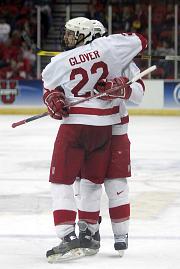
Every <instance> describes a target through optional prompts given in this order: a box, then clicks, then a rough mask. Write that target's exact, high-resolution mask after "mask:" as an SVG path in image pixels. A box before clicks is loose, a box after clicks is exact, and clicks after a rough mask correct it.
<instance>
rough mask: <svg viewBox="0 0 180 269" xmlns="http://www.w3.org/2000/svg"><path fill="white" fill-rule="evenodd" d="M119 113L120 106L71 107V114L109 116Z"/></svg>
mask: <svg viewBox="0 0 180 269" xmlns="http://www.w3.org/2000/svg"><path fill="white" fill-rule="evenodd" d="M116 113H119V106H114V107H112V108H106V109H101V108H88V107H70V110H69V114H85V115H97V116H107V115H113V114H116Z"/></svg>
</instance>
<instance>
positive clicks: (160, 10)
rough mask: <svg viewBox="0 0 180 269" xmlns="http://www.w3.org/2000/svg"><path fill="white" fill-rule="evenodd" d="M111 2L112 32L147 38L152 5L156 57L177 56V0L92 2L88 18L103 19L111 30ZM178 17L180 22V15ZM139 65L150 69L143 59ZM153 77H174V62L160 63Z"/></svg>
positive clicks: (94, 0) (97, 0)
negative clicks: (175, 21) (108, 15)
mask: <svg viewBox="0 0 180 269" xmlns="http://www.w3.org/2000/svg"><path fill="white" fill-rule="evenodd" d="M108 3H111V5H112V33H120V32H138V33H141V34H143V35H144V36H146V37H147V36H148V5H149V3H150V4H151V6H152V55H161V56H166V55H175V51H174V4H175V1H173V0H169V1H167V0H166V1H149V0H148V1H147V0H144V1H133V0H129V1H121V0H111V1H108V0H100V1H99V0H92V1H91V5H90V6H89V10H88V13H87V16H88V17H89V18H95V19H97V20H100V21H101V22H102V23H103V24H104V25H105V26H106V27H108V17H107V14H108V10H107V8H108ZM179 9H180V6H179ZM178 14H179V19H178V21H180V12H178ZM179 29H180V25H179ZM179 37H180V36H179ZM138 64H139V65H140V66H142V67H143V66H144V67H146V68H147V66H146V65H147V61H145V62H144V63H143V62H142V60H141V62H140V61H138ZM153 76H154V78H167V79H171V78H173V77H174V63H173V62H172V61H171V62H170V61H169V62H168V61H163V60H162V61H158V69H157V71H156V72H154V73H153Z"/></svg>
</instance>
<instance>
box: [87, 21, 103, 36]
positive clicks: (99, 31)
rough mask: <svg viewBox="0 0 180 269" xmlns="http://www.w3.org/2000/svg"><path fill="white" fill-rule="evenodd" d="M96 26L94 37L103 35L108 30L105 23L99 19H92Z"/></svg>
mask: <svg viewBox="0 0 180 269" xmlns="http://www.w3.org/2000/svg"><path fill="white" fill-rule="evenodd" d="M91 21H92V23H93V26H94V37H95V38H97V37H101V36H104V35H105V34H106V33H107V31H106V28H105V27H104V25H103V24H102V23H101V22H100V21H98V20H91Z"/></svg>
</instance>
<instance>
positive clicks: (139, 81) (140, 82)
mask: <svg viewBox="0 0 180 269" xmlns="http://www.w3.org/2000/svg"><path fill="white" fill-rule="evenodd" d="M136 82H137V83H139V84H141V86H142V87H143V92H145V85H144V82H143V81H142V79H138V80H137V81H136Z"/></svg>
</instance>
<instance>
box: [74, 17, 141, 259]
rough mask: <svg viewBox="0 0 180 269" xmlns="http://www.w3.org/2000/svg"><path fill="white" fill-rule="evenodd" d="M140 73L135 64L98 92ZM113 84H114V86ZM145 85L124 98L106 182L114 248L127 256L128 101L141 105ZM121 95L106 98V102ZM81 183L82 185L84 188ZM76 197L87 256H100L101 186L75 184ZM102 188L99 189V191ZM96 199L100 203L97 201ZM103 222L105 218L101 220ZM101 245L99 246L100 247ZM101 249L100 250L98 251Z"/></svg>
mask: <svg viewBox="0 0 180 269" xmlns="http://www.w3.org/2000/svg"><path fill="white" fill-rule="evenodd" d="M93 24H94V30H95V33H96V35H95V38H98V37H100V36H104V33H105V28H104V26H103V25H102V24H101V23H100V22H98V21H96V20H94V21H93ZM139 72H140V70H139V68H138V67H137V66H136V64H135V63H134V62H131V63H130V64H129V65H128V66H127V68H125V69H124V70H123V71H122V72H120V73H119V76H120V78H116V79H113V80H111V81H109V82H106V81H105V80H102V81H100V82H99V83H98V87H96V90H97V91H96V93H97V92H104V91H106V90H107V89H109V87H112V84H113V87H118V85H121V84H122V83H125V82H127V81H128V80H131V79H132V78H133V77H134V76H135V75H137V74H138V73H139ZM111 83H112V84H111ZM144 90H145V87H144V83H143V81H142V80H141V79H140V80H138V81H137V82H136V83H133V84H132V85H131V86H129V87H127V88H125V89H124V92H123V95H121V96H120V99H119V100H120V112H119V115H120V123H119V124H116V125H114V126H113V129H112V134H113V137H112V145H111V151H112V157H111V161H110V164H109V167H108V171H107V174H106V179H105V181H104V186H105V191H106V194H107V196H108V199H109V215H110V219H111V224H112V230H113V234H114V240H115V243H114V248H115V250H117V251H118V252H119V255H120V256H123V254H124V250H125V249H127V248H128V231H129V218H130V203H129V197H128V194H129V190H128V183H127V177H130V176H131V164H130V141H129V138H128V134H127V131H128V122H129V116H128V111H127V108H126V101H128V100H130V101H131V102H133V103H135V104H139V103H140V102H141V100H142V98H143V95H144ZM116 97H117V96H116V95H114V96H112V95H111V96H109V97H105V98H106V99H108V98H109V99H111V98H116ZM80 182H81V185H80ZM74 187H75V198H76V202H77V205H78V208H79V219H80V221H79V223H78V224H79V227H80V234H79V238H80V241H81V247H82V248H83V250H84V253H85V255H93V254H96V253H97V252H98V250H99V248H100V235H99V222H100V221H99V222H96V223H94V221H93V215H95V214H98V213H99V212H100V197H101V184H95V183H93V182H91V181H89V180H87V179H81V181H80V180H77V181H76V182H75V186H74ZM98 189H99V190H98ZM95 198H96V200H95ZM100 219H101V218H100ZM97 242H99V245H98V244H97ZM97 246H99V248H97Z"/></svg>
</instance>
